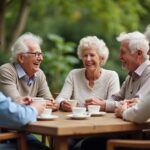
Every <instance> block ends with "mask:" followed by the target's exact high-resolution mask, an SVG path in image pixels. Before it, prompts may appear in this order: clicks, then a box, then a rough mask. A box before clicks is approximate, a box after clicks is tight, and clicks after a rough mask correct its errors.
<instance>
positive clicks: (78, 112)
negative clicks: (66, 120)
mask: <svg viewBox="0 0 150 150" xmlns="http://www.w3.org/2000/svg"><path fill="white" fill-rule="evenodd" d="M72 113H73V115H74V116H83V115H86V108H85V107H73V108H72Z"/></svg>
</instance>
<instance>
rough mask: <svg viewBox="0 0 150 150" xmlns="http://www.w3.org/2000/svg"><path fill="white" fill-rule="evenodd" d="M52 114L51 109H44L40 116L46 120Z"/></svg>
mask: <svg viewBox="0 0 150 150" xmlns="http://www.w3.org/2000/svg"><path fill="white" fill-rule="evenodd" d="M51 114H52V109H51V108H45V109H44V111H43V113H42V114H41V115H40V116H41V117H42V118H48V117H50V115H51Z"/></svg>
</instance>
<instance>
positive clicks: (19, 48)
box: [10, 32, 42, 62]
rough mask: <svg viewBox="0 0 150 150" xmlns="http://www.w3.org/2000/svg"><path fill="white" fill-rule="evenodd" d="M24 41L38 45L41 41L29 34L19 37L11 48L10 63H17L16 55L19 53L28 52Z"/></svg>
mask: <svg viewBox="0 0 150 150" xmlns="http://www.w3.org/2000/svg"><path fill="white" fill-rule="evenodd" d="M26 41H32V42H35V43H37V44H39V45H41V44H42V39H41V38H40V37H39V36H37V35H34V34H32V33H30V32H28V33H25V34H23V35H21V36H20V37H19V38H18V39H17V40H16V42H15V43H14V44H13V45H12V47H11V58H10V60H11V61H12V62H17V55H18V54H19V53H25V52H28V51H29V48H28V46H27V44H26Z"/></svg>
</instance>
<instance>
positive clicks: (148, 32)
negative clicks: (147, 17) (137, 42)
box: [144, 24, 150, 43]
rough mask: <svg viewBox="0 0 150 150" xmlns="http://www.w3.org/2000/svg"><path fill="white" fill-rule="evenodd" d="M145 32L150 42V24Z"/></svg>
mask: <svg viewBox="0 0 150 150" xmlns="http://www.w3.org/2000/svg"><path fill="white" fill-rule="evenodd" d="M144 34H145V36H146V38H147V40H148V41H149V43H150V24H149V25H148V26H147V27H146V30H145V32H144Z"/></svg>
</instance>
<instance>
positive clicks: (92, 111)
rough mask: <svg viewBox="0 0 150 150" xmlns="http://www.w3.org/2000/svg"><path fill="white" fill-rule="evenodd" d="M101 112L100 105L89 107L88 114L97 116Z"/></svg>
mask: <svg viewBox="0 0 150 150" xmlns="http://www.w3.org/2000/svg"><path fill="white" fill-rule="evenodd" d="M99 111H100V106H99V105H88V112H89V113H90V114H97V113H99Z"/></svg>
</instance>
